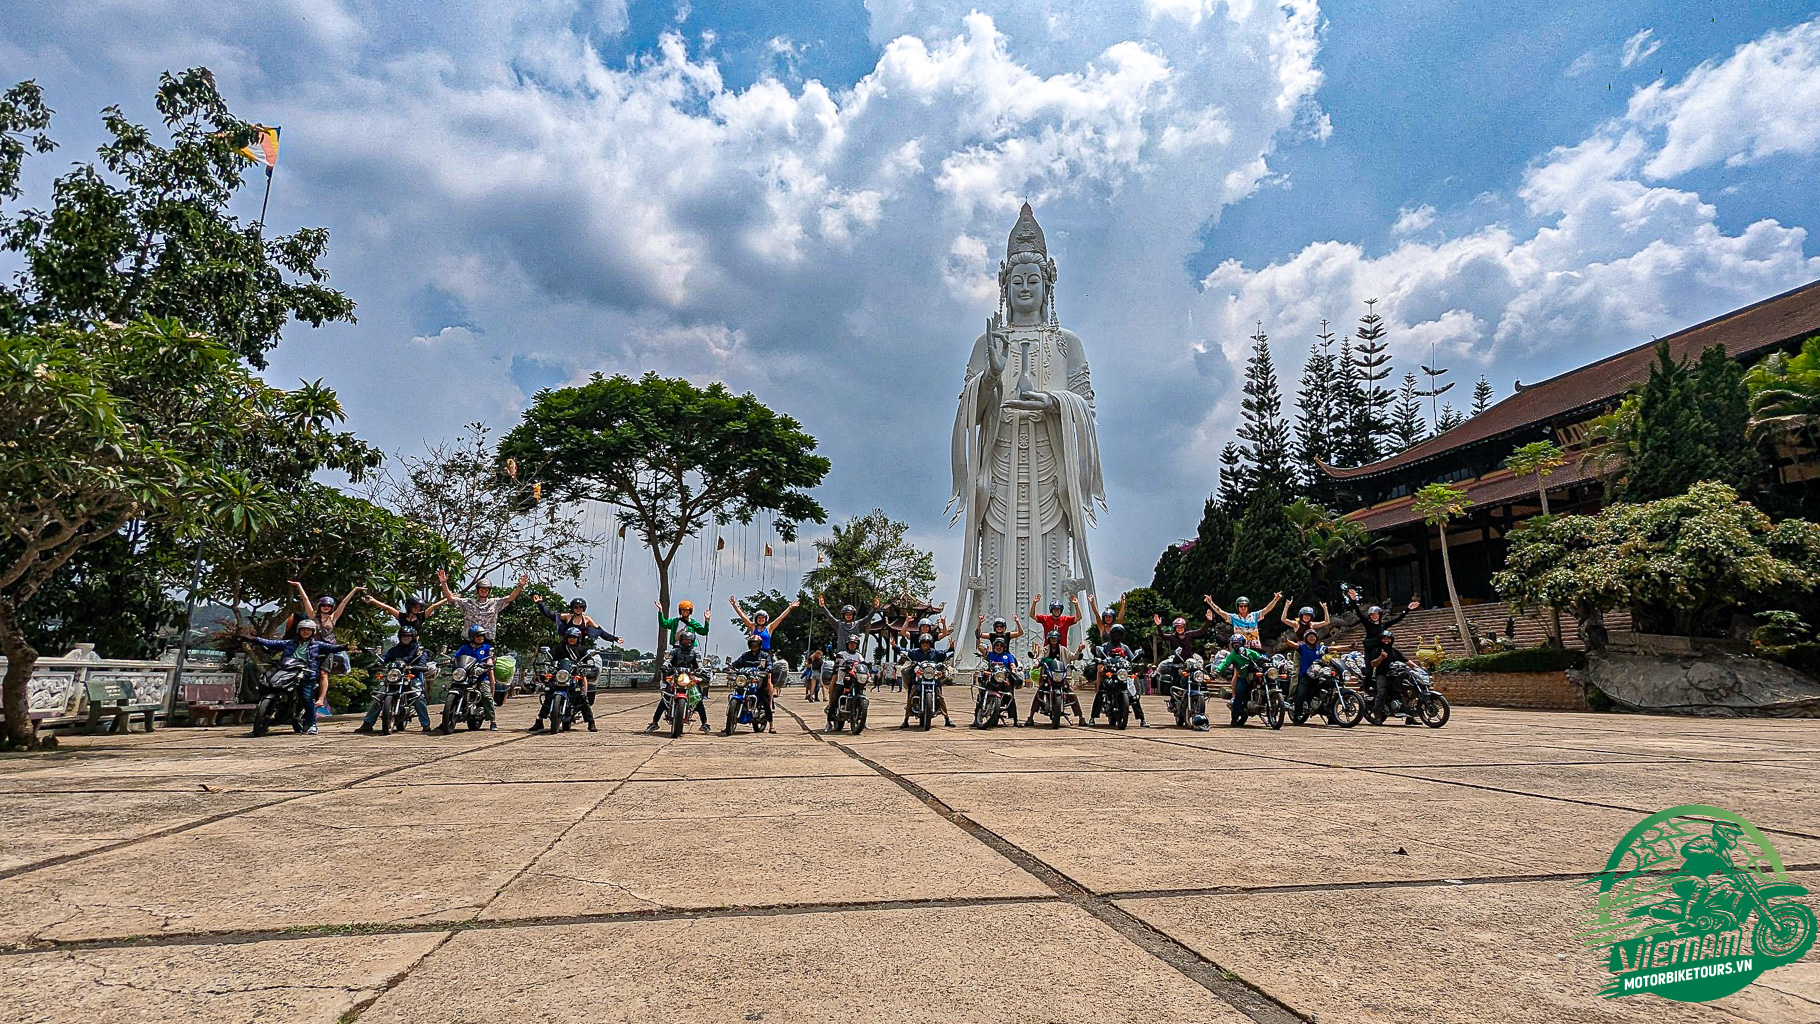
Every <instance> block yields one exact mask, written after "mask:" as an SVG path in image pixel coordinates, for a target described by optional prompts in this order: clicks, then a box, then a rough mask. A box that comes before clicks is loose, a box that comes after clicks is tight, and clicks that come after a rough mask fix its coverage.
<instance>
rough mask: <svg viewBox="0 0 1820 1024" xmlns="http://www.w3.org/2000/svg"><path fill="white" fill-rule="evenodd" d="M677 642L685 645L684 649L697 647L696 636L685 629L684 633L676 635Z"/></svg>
mask: <svg viewBox="0 0 1820 1024" xmlns="http://www.w3.org/2000/svg"><path fill="white" fill-rule="evenodd" d="M676 642H677V643H679V644H681V645H683V646H684V647H694V646H695V634H694V633H691V632H689V631H688V630H686V629H685V630H683V631H682V632H680V633H678V634H676Z"/></svg>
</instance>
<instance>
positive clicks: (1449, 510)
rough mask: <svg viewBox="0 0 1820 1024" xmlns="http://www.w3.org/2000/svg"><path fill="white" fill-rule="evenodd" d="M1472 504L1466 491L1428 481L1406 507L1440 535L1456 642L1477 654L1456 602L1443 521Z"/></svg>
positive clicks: (1456, 596) (1471, 636)
mask: <svg viewBox="0 0 1820 1024" xmlns="http://www.w3.org/2000/svg"><path fill="white" fill-rule="evenodd" d="M1471 507H1472V502H1471V501H1469V500H1467V497H1466V492H1465V491H1462V490H1460V489H1459V488H1458V487H1449V486H1448V485H1446V484H1429V485H1428V486H1426V487H1424V488H1422V489H1421V490H1419V491H1417V492H1416V496H1415V500H1414V501H1413V502H1411V504H1410V508H1411V509H1412V510H1413V511H1414V512H1415V514H1416V515H1419V516H1421V517H1422V521H1423V522H1425V523H1427V524H1428V525H1430V526H1432V527H1434V528H1435V530H1436V532H1437V533H1439V534H1440V535H1441V573H1442V575H1443V576H1445V577H1446V579H1447V599H1448V601H1450V602H1451V603H1452V604H1453V618H1454V625H1455V626H1456V627H1457V628H1458V629H1459V631H1460V642H1461V643H1463V644H1465V645H1466V653H1467V654H1468V655H1474V654H1477V653H1479V646H1478V643H1477V642H1476V641H1475V640H1474V639H1473V634H1472V629H1471V628H1470V627H1469V626H1468V625H1467V623H1466V608H1465V606H1463V605H1461V604H1460V592H1459V590H1458V589H1457V588H1456V587H1455V586H1454V582H1453V556H1452V555H1451V554H1449V553H1448V547H1447V524H1448V523H1450V522H1452V521H1454V520H1455V519H1458V518H1460V517H1461V516H1463V515H1465V514H1466V510H1467V509H1469V508H1471Z"/></svg>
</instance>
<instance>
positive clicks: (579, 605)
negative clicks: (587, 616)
mask: <svg viewBox="0 0 1820 1024" xmlns="http://www.w3.org/2000/svg"><path fill="white" fill-rule="evenodd" d="M569 607H570V608H572V609H574V610H575V611H578V612H585V611H587V610H588V602H587V600H586V599H584V598H579V597H577V598H571V599H570V601H569Z"/></svg>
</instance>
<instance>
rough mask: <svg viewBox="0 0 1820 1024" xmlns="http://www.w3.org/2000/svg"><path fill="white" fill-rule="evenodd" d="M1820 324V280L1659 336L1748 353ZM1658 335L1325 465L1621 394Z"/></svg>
mask: <svg viewBox="0 0 1820 1024" xmlns="http://www.w3.org/2000/svg"><path fill="white" fill-rule="evenodd" d="M1816 332H1820V281H1814V282H1810V283H1808V284H1804V285H1802V286H1801V287H1799V288H1796V289H1794V290H1792V291H1786V292H1783V293H1782V294H1781V295H1777V296H1774V297H1772V298H1768V299H1764V300H1763V301H1761V302H1758V303H1755V304H1753V305H1749V306H1745V307H1744V308H1743V309H1737V310H1733V311H1732V312H1730V313H1727V314H1725V315H1724V316H1720V317H1715V318H1713V319H1711V320H1708V321H1706V322H1705V323H1701V324H1695V325H1694V326H1692V327H1688V328H1684V329H1682V330H1679V331H1676V332H1675V333H1673V334H1670V335H1668V336H1667V337H1665V338H1661V339H1658V340H1660V341H1666V342H1668V350H1669V352H1670V354H1672V355H1673V356H1674V358H1676V359H1682V358H1686V359H1697V358H1699V355H1700V353H1701V352H1702V351H1704V350H1706V349H1707V348H1710V347H1711V346H1713V345H1723V346H1725V350H1726V351H1727V352H1729V353H1731V354H1732V355H1733V356H1743V355H1749V354H1751V353H1753V352H1760V351H1762V350H1763V349H1766V348H1771V347H1773V346H1776V345H1780V344H1782V343H1783V342H1786V341H1789V340H1790V339H1793V338H1804V337H1806V336H1808V335H1810V334H1814V333H1816ZM1655 348H1656V341H1648V342H1645V343H1643V344H1641V345H1638V346H1637V347H1635V348H1631V349H1626V350H1625V351H1623V352H1619V353H1617V354H1616V355H1611V356H1606V357H1605V358H1604V359H1601V360H1599V361H1598V362H1596V363H1589V364H1587V365H1586V366H1582V367H1580V368H1579V369H1577V370H1569V371H1567V372H1566V373H1563V374H1561V375H1559V376H1556V377H1550V378H1549V379H1548V380H1545V381H1543V382H1542V383H1540V384H1532V385H1529V386H1524V385H1522V384H1518V385H1517V392H1516V394H1514V395H1511V396H1510V397H1509V398H1506V399H1504V400H1503V401H1502V402H1499V403H1498V404H1496V405H1494V406H1492V407H1491V408H1489V409H1487V410H1485V411H1484V412H1482V413H1480V414H1478V415H1477V416H1473V417H1471V418H1469V419H1468V420H1467V421H1466V422H1464V423H1462V424H1460V425H1459V426H1457V427H1455V428H1453V429H1452V430H1449V431H1448V432H1447V433H1445V434H1437V435H1435V436H1434V437H1431V438H1429V439H1428V440H1426V441H1423V442H1422V443H1421V444H1418V445H1415V446H1414V447H1411V448H1409V449H1406V450H1404V451H1401V452H1398V453H1397V454H1395V455H1392V456H1391V457H1389V458H1387V459H1379V460H1378V461H1377V462H1373V463H1370V464H1368V465H1364V466H1353V467H1349V468H1341V467H1337V466H1326V465H1323V466H1322V467H1321V468H1322V469H1323V470H1324V471H1325V472H1326V473H1327V475H1328V476H1330V477H1332V478H1334V479H1336V480H1359V479H1363V478H1367V477H1374V476H1380V475H1382V474H1385V473H1390V472H1394V471H1396V470H1399V469H1403V468H1405V467H1408V466H1414V465H1418V464H1420V463H1423V462H1426V461H1428V460H1429V459H1432V458H1436V457H1437V456H1440V455H1444V454H1446V453H1447V452H1450V451H1453V450H1455V449H1457V448H1460V447H1463V446H1465V445H1470V444H1476V443H1478V442H1480V441H1489V440H1492V439H1494V438H1498V437H1503V436H1505V435H1507V434H1513V433H1516V432H1517V431H1520V430H1523V429H1525V428H1528V427H1533V426H1536V425H1538V424H1543V423H1547V422H1549V421H1550V420H1553V419H1555V418H1556V417H1559V416H1563V415H1566V414H1569V413H1573V412H1577V411H1580V410H1589V409H1594V408H1597V407H1598V406H1600V405H1602V404H1604V403H1606V402H1609V401H1611V400H1612V399H1614V398H1617V397H1618V396H1619V395H1621V394H1623V393H1624V391H1625V389H1626V388H1629V387H1630V386H1631V385H1632V384H1635V383H1637V382H1639V381H1641V380H1643V379H1644V378H1646V377H1648V376H1649V364H1650V363H1651V362H1653V361H1654V360H1655V357H1656V356H1655Z"/></svg>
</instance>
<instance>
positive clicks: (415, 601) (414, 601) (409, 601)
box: [404, 597, 423, 612]
mask: <svg viewBox="0 0 1820 1024" xmlns="http://www.w3.org/2000/svg"><path fill="white" fill-rule="evenodd" d="M422 607H423V598H421V597H407V598H405V599H404V610H405V611H407V612H408V611H410V610H411V609H413V608H422Z"/></svg>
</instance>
